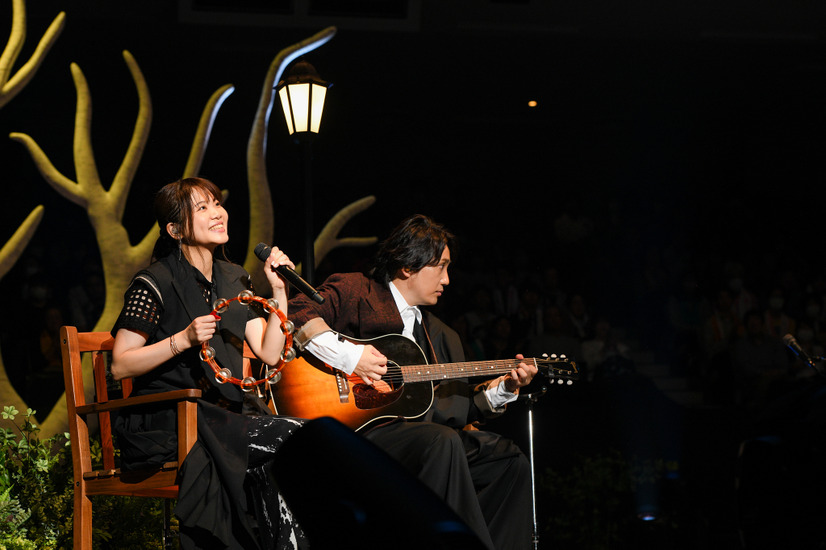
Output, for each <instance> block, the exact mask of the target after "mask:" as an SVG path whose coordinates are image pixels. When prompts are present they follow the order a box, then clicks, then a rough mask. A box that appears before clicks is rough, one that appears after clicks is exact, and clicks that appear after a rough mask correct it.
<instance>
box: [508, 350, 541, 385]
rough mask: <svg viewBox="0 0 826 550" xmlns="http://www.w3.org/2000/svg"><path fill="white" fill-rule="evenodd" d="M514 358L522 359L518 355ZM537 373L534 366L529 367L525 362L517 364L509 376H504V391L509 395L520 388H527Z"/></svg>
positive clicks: (520, 355)
mask: <svg viewBox="0 0 826 550" xmlns="http://www.w3.org/2000/svg"><path fill="white" fill-rule="evenodd" d="M516 358H517V359H524V357H523V356H522V354H518V355H517V356H516ZM537 372H538V369H537V368H536V365H534V364H530V365H529V364H527V363H525V362H522V363H519V365H518V366H517V367H516V368H515V369H512V370H511V371H510V373H509V374H507V375H505V377H504V383H505V389H506V390H508V391H509V392H510V393H515V392H516V390H518V389H519V388H521V387H522V386H527V385H528V384H530V383H531V380H533V377H534V376H535V375H536V373H537Z"/></svg>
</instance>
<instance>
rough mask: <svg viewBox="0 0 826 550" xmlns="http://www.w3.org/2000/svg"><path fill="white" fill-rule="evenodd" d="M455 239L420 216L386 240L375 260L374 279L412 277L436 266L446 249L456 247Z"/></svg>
mask: <svg viewBox="0 0 826 550" xmlns="http://www.w3.org/2000/svg"><path fill="white" fill-rule="evenodd" d="M454 240H455V239H454V237H453V235H452V234H451V233H450V232H449V231H448V230H447V229H445V227H444V226H443V225H441V224H438V223H436V222H434V221H433V220H431V219H430V218H428V217H427V216H423V215H421V214H416V215H414V216H411V217H409V218H407V219H406V220H404V221H402V222H401V223H400V224H399V225H398V226H396V228H395V229H394V230H393V231H392V232H391V233H390V236H389V237H387V239H385V240H384V241H383V242H382V243H381V245H379V250H378V252H377V253H376V257H375V258H374V260H373V271H372V276H373V278H374V279H375V280H377V281H380V282H384V283H386V282H389V281H391V280H393V279H394V278H395V277H396V275H398V273H399V271H401V270H402V269H409V270H410V271H412V272H413V273H416V272H417V271H419V270H421V269H422V268H423V267H426V266H429V265H437V264H438V263H439V260H441V258H442V253H443V252H444V250H445V247H451V248H452V247H453V243H454Z"/></svg>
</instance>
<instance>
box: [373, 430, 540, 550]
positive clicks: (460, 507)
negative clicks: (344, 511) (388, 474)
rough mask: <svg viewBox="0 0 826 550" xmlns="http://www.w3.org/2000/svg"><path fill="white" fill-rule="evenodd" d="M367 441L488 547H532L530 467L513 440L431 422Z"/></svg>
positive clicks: (378, 434)
mask: <svg viewBox="0 0 826 550" xmlns="http://www.w3.org/2000/svg"><path fill="white" fill-rule="evenodd" d="M366 437H367V439H369V440H371V441H372V442H373V443H375V444H376V445H378V446H379V447H381V448H382V449H384V450H385V451H386V452H387V453H389V454H390V455H391V456H392V457H394V458H395V459H396V460H398V461H399V462H400V463H401V464H402V465H403V466H404V467H405V468H406V469H407V470H409V471H410V472H412V473H413V474H415V475H416V476H417V477H418V478H419V479H420V480H421V481H422V482H423V483H424V484H425V485H427V486H428V487H429V488H430V489H432V490H433V491H434V492H435V493H436V494H437V495H438V496H439V497H440V498H442V500H444V501H445V502H446V503H447V504H448V505H449V506H450V507H451V508H452V509H453V510H454V511H455V512H456V513H457V514H459V516H460V517H461V518H462V519H463V520H464V521H465V523H467V525H468V526H469V527H470V528H471V529H473V531H474V532H475V533H476V534H477V535H478V537H479V538H480V539H481V540H482V541H483V542H484V543H485V544H486V545H487V546H488V547H489V548H491V549H495V550H507V549H514V550H517V549H518V550H524V549H528V548H530V547H531V541H532V534H533V515H532V507H531V493H530V491H531V480H530V464H529V462H528V459H527V458H526V457H525V455H524V454H523V453H522V452H521V450H520V449H519V448H518V447H517V446H516V444H514V443H513V442H512V441H510V440H509V439H506V438H504V437H502V436H500V435H498V434H494V433H491V432H484V431H476V430H474V431H461V430H455V429H453V428H449V427H447V426H443V425H440V424H434V423H432V422H393V423H390V424H387V425H384V426H381V427H378V428H375V429H373V430H371V431H369V432H368V433H367V434H366Z"/></svg>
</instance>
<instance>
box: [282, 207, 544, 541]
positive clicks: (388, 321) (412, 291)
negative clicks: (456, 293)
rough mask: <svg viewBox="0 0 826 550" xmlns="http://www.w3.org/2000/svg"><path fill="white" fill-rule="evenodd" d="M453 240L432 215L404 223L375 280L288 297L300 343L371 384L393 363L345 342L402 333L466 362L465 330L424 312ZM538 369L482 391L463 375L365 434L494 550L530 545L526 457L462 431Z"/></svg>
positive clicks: (438, 288) (342, 280) (384, 247)
mask: <svg viewBox="0 0 826 550" xmlns="http://www.w3.org/2000/svg"><path fill="white" fill-rule="evenodd" d="M452 243H453V236H452V235H451V234H450V233H449V232H448V231H447V230H446V229H445V228H444V227H443V226H441V225H439V224H436V223H435V222H433V221H432V220H431V219H429V218H427V217H426V216H422V215H416V216H412V217H410V218H408V219H406V220H404V221H403V222H402V223H401V224H400V225H399V226H398V227H396V229H394V230H393V232H392V233H391V235H390V236H389V237H388V238H387V239H386V240H385V241H384V242H383V243H382V244H381V245H380V248H379V251H378V253H377V255H376V258H375V261H374V264H375V265H374V268H373V270H372V272H371V273H370V275H369V276H367V275H364V274H361V273H346V274H337V275H332V276H331V277H330V278H328V279H327V281H325V282H324V284H323V285H321V286H320V287H319V288H318V291H319V293H320V294H321V295H322V296H323V297H324V298H325V300H324V303H323V304H320V305H319V304H317V303H315V302H313V301H312V300H310V299H309V298H307V297H305V296H303V295H300V296H296V297H295V298H293V299H292V300H291V301H290V305H289V308H290V319H291V320H292V321H293V322H294V323H295V325H296V327H298V328H299V330H298V332H297V333H296V335H295V341H296V343H297V345H298V346H299V347H300V348H303V349H304V350H306V351H307V352H310V353H311V354H313V355H314V356H316V357H317V358H319V359H321V360H322V361H324V362H325V363H326V364H328V365H330V366H331V367H334V368H336V369H339V370H341V371H343V372H345V373H347V374H356V375H358V376H359V377H360V378H361V379H362V380H363V381H364V382H365V383H366V384H368V385H373V384H375V383H376V382H378V381H379V380H381V378H382V376H383V375H385V374H386V373H387V362H388V358H387V357H385V355H384V354H383V353H382V352H380V351H379V350H378V349H377V348H376V347H375V346H373V345H371V344H370V343H364V342H362V343H354V342H351V341H348V340H346V339H344V338H343V337H353V338H358V339H371V338H376V337H380V336H384V335H387V334H393V333H395V334H401V335H402V336H405V337H408V338H410V339H412V340H415V341H416V342H417V343H419V345H420V347H421V349H422V350H423V351H424V353H425V354H426V355H427V358H426V359H427V361H428V362H438V363H455V362H462V361H464V354H463V350H462V345H461V341H460V340H459V336H458V334H457V333H456V332H455V331H453V330H452V329H451V328H450V327H448V326H447V325H446V324H445V323H443V322H441V321H440V320H439V319H438V318H436V317H435V316H434V315H432V314H431V313H429V312H427V311H423V310H422V309H420V308H421V307H422V306H432V305H435V304H436V302H437V301H438V299H439V297H440V296H441V295H442V292H444V289H445V287H446V286H447V285H448V283H449V282H450V279H449V277H448V267H449V265H450V246H451V245H452ZM391 359H392V358H391ZM521 359H522V357H521V356H517V360H521ZM536 372H537V368H536V366H535V365H529V364H526V363H525V362H520V363H519V364H518V366H517V367H516V368H514V369H513V370H511V371H510V372H509V373H507V374H505V375H503V376H500V377H498V378H495V379H493V380H489V381H487V382H485V383H483V384H479V385H478V386H472V385H470V384H469V383H468V381H467V380H466V379H458V380H449V381H443V382H441V383H440V384H439V385H438V387H437V388H436V392H435V393H436V396H435V399H434V402H433V404H432V405H431V406H430V408H429V409H427V412H426V413H425V414H423V415H422V416H421V417H417V418H415V419H412V420H410V421H405V420H403V419H398V420H395V421H393V420H391V421H388V422H385V423H384V424H382V425H380V426H378V427H372V428H370V429H369V430H366V431H365V432H364V435H365V437H367V438H368V439H369V440H371V441H372V442H373V443H375V444H376V445H378V446H379V447H381V448H382V449H384V450H385V451H387V452H388V453H389V454H390V455H391V456H393V457H394V458H395V459H396V460H398V461H399V462H400V463H401V464H402V465H403V466H405V467H406V468H407V469H408V470H410V471H412V472H413V473H414V474H416V475H417V476H418V477H419V479H420V480H421V481H422V482H423V483H424V484H425V485H427V486H428V487H430V488H431V489H432V490H433V491H435V492H436V494H437V495H439V496H440V497H441V498H442V499H444V501H445V502H446V503H447V504H448V505H449V506H450V507H451V508H452V509H453V510H454V511H456V512H457V513H458V514H459V516H460V517H461V518H462V519H463V520H464V521H465V522H466V523H467V524H468V526H469V527H470V528H471V529H473V531H474V532H475V533H476V534H477V536H478V537H479V538H480V540H481V541H482V542H483V543H484V544H485V545H486V546H487V547H488V548H491V549H496V550H501V549H505V548H528V547H529V545H530V541H531V533H532V512H531V500H530V466H529V464H528V461H527V459H526V458H525V456H524V455H523V454H522V453H521V451H520V450H519V449H518V447H517V446H516V445H515V444H514V443H513V442H511V441H509V440H507V439H505V438H503V437H501V436H499V435H497V434H493V433H490V432H484V431H480V430H476V429H463V428H465V426H468V425H470V424H473V423H476V422H479V421H482V420H484V418H490V417H493V416H496V415H498V414H501V413H502V412H504V410H505V405H506V404H507V403H508V402H510V401H513V400H515V399H516V397H517V393H518V391H519V388H520V387H522V386H525V385H527V384H528V383H529V382H530V381H531V379H532V378H533V376H534V375H535V374H536Z"/></svg>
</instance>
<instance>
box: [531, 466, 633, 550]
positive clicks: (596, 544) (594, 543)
mask: <svg viewBox="0 0 826 550" xmlns="http://www.w3.org/2000/svg"><path fill="white" fill-rule="evenodd" d="M632 474H633V472H632V469H631V467H630V466H629V465H628V463H627V461H626V460H624V459H623V458H622V456H620V454H619V453H609V454H607V455H600V456H594V457H584V458H582V459H581V460H580V461H579V462H578V463H577V464H576V465H574V466H573V467H571V468H570V469H569V470H568V471H565V472H560V471H554V470H551V469H547V470H546V471H545V472H544V474H543V475H541V476H540V477H539V480H538V481H539V488H540V490H542V491H543V498H544V499H546V501H547V502H550V509H549V510H548V512H549V513H550V518H549V521H548V533H547V535H548V536H551V537H552V538H553V540H554V543H555V545H556V546H558V547H560V548H577V549H593V550H603V549H609V548H617V547H619V545H620V543H621V540H622V536H623V533H624V531H625V530H626V528H627V526H628V524H629V523H630V522H631V521H632V517H631V514H630V511H631V510H633V488H634V487H633V486H634V479H633V475H632Z"/></svg>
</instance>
